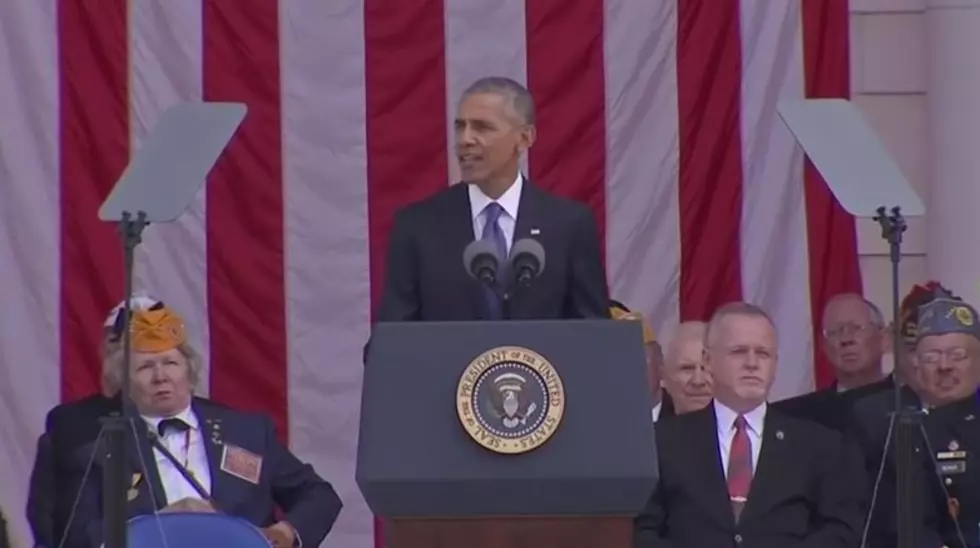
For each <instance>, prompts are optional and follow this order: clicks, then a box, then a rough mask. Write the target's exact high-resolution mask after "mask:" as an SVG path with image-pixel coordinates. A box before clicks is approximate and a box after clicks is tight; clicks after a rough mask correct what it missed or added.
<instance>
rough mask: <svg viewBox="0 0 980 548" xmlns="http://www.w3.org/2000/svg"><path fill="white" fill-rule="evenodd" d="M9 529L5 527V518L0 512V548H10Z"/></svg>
mask: <svg viewBox="0 0 980 548" xmlns="http://www.w3.org/2000/svg"><path fill="white" fill-rule="evenodd" d="M11 546H13V544H12V543H11V542H10V529H9V527H7V517H6V516H5V515H4V514H3V512H0V548H10V547H11Z"/></svg>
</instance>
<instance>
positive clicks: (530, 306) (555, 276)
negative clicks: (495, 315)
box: [376, 179, 609, 322]
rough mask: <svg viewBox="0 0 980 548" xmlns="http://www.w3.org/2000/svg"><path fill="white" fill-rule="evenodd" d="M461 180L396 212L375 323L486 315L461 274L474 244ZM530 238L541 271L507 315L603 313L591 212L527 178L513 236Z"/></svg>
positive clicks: (472, 284) (479, 294)
mask: <svg viewBox="0 0 980 548" xmlns="http://www.w3.org/2000/svg"><path fill="white" fill-rule="evenodd" d="M467 186H468V185H467V184H465V183H459V184H455V185H452V186H450V187H448V188H446V189H445V190H442V191H440V192H439V193H437V194H435V195H434V196H432V197H430V198H427V199H425V200H422V201H420V202H416V203H413V204H411V205H409V206H407V207H404V208H402V209H401V210H399V211H398V212H397V213H396V214H395V219H394V225H393V227H392V230H391V235H390V236H389V242H388V254H387V259H386V262H385V277H384V290H383V296H382V298H381V304H380V307H379V309H378V310H377V314H376V318H377V321H381V322H399V321H469V320H481V319H485V318H486V311H485V304H484V297H483V289H482V287H481V285H480V284H479V283H478V282H477V281H476V280H474V279H473V278H472V277H470V276H469V274H468V273H467V272H466V268H465V267H464V265H463V259H462V257H463V250H464V249H465V248H466V246H467V245H468V244H469V243H470V242H472V241H473V239H474V234H473V218H472V214H471V210H470V201H469V193H468V190H467ZM532 229H536V232H538V231H539V233H536V234H535V235H534V236H533V237H534V238H535V239H536V240H538V242H539V243H540V244H541V245H542V247H544V250H545V253H546V257H545V268H544V271H543V272H542V274H541V276H540V277H539V278H538V279H537V280H535V281H534V282H533V286H532V287H530V288H528V289H527V290H526V291H523V292H521V293H518V294H515V296H514V297H513V298H512V300H511V305H510V316H511V318H513V319H564V318H608V317H609V291H608V288H607V286H606V275H605V267H604V265H603V261H602V256H601V253H600V248H599V235H598V231H597V229H596V224H595V220H594V218H593V216H592V213H591V211H590V210H589V209H588V208H587V207H586V206H585V205H583V204H580V203H578V202H574V201H572V200H567V199H564V198H559V197H557V196H554V195H552V194H549V193H547V192H545V191H544V190H542V189H540V188H538V187H536V186H534V185H533V184H532V183H531V181H529V180H527V179H525V180H524V183H523V188H522V191H521V199H520V206H519V208H518V214H517V224H516V229H515V231H514V241H517V240H519V239H521V238H527V237H531V230H532Z"/></svg>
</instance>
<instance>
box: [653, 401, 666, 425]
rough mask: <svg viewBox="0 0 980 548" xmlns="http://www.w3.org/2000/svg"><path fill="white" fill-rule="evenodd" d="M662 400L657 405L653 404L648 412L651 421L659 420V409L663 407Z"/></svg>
mask: <svg viewBox="0 0 980 548" xmlns="http://www.w3.org/2000/svg"><path fill="white" fill-rule="evenodd" d="M663 406H664V402H663V401H660V402H658V403H657V405H654V406H653V411H652V412H651V413H650V414H651V415H652V416H653V422H657V421H658V420H660V410H661V409H663Z"/></svg>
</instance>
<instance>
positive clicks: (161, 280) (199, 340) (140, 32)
mask: <svg viewBox="0 0 980 548" xmlns="http://www.w3.org/2000/svg"><path fill="white" fill-rule="evenodd" d="M201 25H202V12H201V3H200V1H199V0H184V1H182V2H143V1H141V0H130V2H129V63H130V67H129V70H130V75H131V77H130V82H131V85H130V112H131V117H130V132H131V134H132V142H133V144H134V146H133V148H132V150H133V153H134V154H135V153H136V151H137V150H138V148H137V147H139V143H140V142H141V140H142V139H143V138H144V137H146V135H147V134H148V132H149V131H151V130H153V128H154V127H155V126H156V124H157V122H158V121H159V118H160V116H161V115H162V114H163V112H164V111H165V110H166V109H168V108H169V107H171V106H173V105H175V104H177V103H180V102H183V101H200V100H201V97H202V78H203V75H202V70H203V69H202V40H203V37H202V27H201ZM174 183H175V184H177V183H181V184H201V185H202V190H201V192H200V193H199V194H198V195H197V197H196V198H195V199H194V201H193V202H192V203H191V205H190V207H188V209H187V211H186V212H184V214H183V215H181V217H180V218H179V219H177V221H175V222H172V223H163V224H155V225H151V226H150V227H148V228H147V229H146V232H145V234H144V243H143V244H142V245H141V246H140V247H139V248H138V250H137V263H136V269H135V270H136V279H135V280H134V284H133V287H134V288H135V289H137V290H142V291H147V292H149V293H151V294H153V295H154V296H155V297H157V298H158V299H161V300H163V301H164V302H166V303H167V304H168V305H169V306H172V307H173V308H174V310H177V311H179V312H180V315H181V317H182V318H183V319H184V321H185V322H186V324H187V332H188V336H189V337H190V340H191V344H193V345H194V348H195V349H197V350H198V351H199V352H201V356H202V362H203V364H204V373H203V374H202V375H201V379H200V380H201V382H200V385H199V388H198V389H199V391H200V393H201V394H202V395H206V394H207V393H208V381H209V378H210V375H209V374H208V371H209V364H210V360H209V359H208V357H209V346H210V345H209V344H208V342H209V336H208V335H209V333H210V330H209V326H208V298H207V287H208V286H207V280H208V277H207V259H208V258H207V232H206V228H205V226H206V221H205V219H206V218H205V197H206V190H205V185H204V184H203V183H204V181H174ZM114 267H115V266H114Z"/></svg>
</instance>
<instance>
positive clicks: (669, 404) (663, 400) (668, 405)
mask: <svg viewBox="0 0 980 548" xmlns="http://www.w3.org/2000/svg"><path fill="white" fill-rule="evenodd" d="M676 416H677V410H675V409H674V400H673V399H671V397H670V394H668V393H667V391H666V390H664V391H662V392H661V396H660V416H659V417H657V420H658V421H662V420H664V419H669V418H671V417H676Z"/></svg>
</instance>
